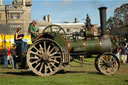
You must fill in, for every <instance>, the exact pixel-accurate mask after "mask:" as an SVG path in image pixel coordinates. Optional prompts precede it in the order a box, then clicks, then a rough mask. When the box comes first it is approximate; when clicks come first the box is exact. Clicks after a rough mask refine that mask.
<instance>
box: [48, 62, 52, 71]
mask: <svg viewBox="0 0 128 85" xmlns="http://www.w3.org/2000/svg"><path fill="white" fill-rule="evenodd" d="M48 68H49V70H50V72H51V73H52V72H53V71H52V69H51V67H50V64H48Z"/></svg>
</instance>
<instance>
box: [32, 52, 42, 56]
mask: <svg viewBox="0 0 128 85" xmlns="http://www.w3.org/2000/svg"><path fill="white" fill-rule="evenodd" d="M30 53H32V54H35V55H38V56H41V55H40V54H38V53H36V52H33V51H30Z"/></svg>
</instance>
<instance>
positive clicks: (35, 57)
mask: <svg viewBox="0 0 128 85" xmlns="http://www.w3.org/2000/svg"><path fill="white" fill-rule="evenodd" d="M30 59H39V57H37V56H34V57H30Z"/></svg>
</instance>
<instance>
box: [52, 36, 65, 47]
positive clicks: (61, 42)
mask: <svg viewBox="0 0 128 85" xmlns="http://www.w3.org/2000/svg"><path fill="white" fill-rule="evenodd" d="M54 40H55V41H56V42H57V43H58V44H59V45H60V46H61V47H62V48H67V41H66V40H65V39H64V38H63V37H62V36H61V35H59V34H56V37H55V38H54Z"/></svg>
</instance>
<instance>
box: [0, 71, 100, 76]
mask: <svg viewBox="0 0 128 85" xmlns="http://www.w3.org/2000/svg"><path fill="white" fill-rule="evenodd" d="M1 73H2V74H11V75H20V76H37V75H36V74H35V73H33V72H32V71H21V72H1ZM69 73H85V74H93V75H94V74H96V75H102V74H101V73H99V72H89V71H65V70H60V71H58V72H57V73H56V74H62V75H63V74H69ZM56 74H55V75H56Z"/></svg>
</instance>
